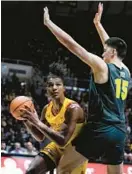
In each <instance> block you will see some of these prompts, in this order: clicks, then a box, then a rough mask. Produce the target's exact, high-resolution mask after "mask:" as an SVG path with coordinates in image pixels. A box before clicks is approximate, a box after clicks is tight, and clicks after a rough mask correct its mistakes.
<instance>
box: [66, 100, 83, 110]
mask: <svg viewBox="0 0 132 174" xmlns="http://www.w3.org/2000/svg"><path fill="white" fill-rule="evenodd" d="M75 110H76V111H81V110H82V107H81V106H80V105H79V103H77V102H76V101H74V100H71V102H70V103H69V105H68V106H67V111H71V112H72V111H75Z"/></svg>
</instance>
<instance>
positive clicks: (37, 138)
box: [34, 136, 45, 142]
mask: <svg viewBox="0 0 132 174" xmlns="http://www.w3.org/2000/svg"><path fill="white" fill-rule="evenodd" d="M34 138H35V139H36V141H38V142H42V141H44V138H45V136H38V137H34Z"/></svg>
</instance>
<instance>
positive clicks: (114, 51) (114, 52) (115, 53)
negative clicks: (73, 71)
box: [113, 48, 117, 56]
mask: <svg viewBox="0 0 132 174" xmlns="http://www.w3.org/2000/svg"><path fill="white" fill-rule="evenodd" d="M113 55H114V56H117V51H116V49H115V48H114V49H113Z"/></svg>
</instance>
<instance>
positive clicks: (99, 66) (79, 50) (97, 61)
mask: <svg viewBox="0 0 132 174" xmlns="http://www.w3.org/2000/svg"><path fill="white" fill-rule="evenodd" d="M44 24H45V25H46V26H47V27H48V28H49V30H50V31H51V32H52V33H53V34H54V35H55V37H56V38H57V39H58V40H59V42H61V43H62V44H63V45H64V46H65V47H66V48H67V49H68V50H70V51H71V52H72V53H73V54H75V55H76V56H77V57H79V58H80V59H81V60H82V61H83V62H85V63H86V64H88V65H89V66H90V67H91V68H92V70H93V72H95V73H102V72H105V73H106V72H107V71H108V70H107V65H106V63H105V62H104V61H103V60H102V59H101V58H100V57H98V56H96V55H94V54H92V53H90V52H88V51H86V50H85V49H84V48H83V47H82V46H81V45H79V44H78V43H77V42H76V41H75V40H74V39H73V38H72V37H71V36H70V35H68V34H67V33H66V32H65V31H63V30H62V29H61V28H60V27H58V26H57V25H56V24H54V23H53V22H52V21H51V20H50V18H49V13H48V8H47V7H46V8H44Z"/></svg>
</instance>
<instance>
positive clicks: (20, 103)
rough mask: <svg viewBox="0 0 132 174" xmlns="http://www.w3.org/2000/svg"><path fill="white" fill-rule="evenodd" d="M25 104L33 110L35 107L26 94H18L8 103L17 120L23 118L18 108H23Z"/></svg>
mask: <svg viewBox="0 0 132 174" xmlns="http://www.w3.org/2000/svg"><path fill="white" fill-rule="evenodd" d="M25 106H28V107H29V108H30V109H31V111H32V112H34V109H35V108H34V104H33V102H32V99H31V98H29V97H26V96H18V97H16V98H14V99H13V100H12V101H11V103H10V113H11V114H12V116H13V117H15V118H16V119H17V120H23V118H21V112H20V109H21V108H25Z"/></svg>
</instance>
